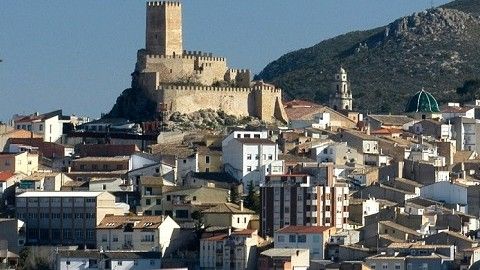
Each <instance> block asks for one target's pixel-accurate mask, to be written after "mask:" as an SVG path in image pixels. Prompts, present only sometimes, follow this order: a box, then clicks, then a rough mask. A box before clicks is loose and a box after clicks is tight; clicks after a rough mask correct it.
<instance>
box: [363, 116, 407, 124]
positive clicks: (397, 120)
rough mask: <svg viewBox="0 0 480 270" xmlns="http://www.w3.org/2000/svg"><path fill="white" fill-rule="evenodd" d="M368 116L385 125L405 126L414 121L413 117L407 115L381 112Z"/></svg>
mask: <svg viewBox="0 0 480 270" xmlns="http://www.w3.org/2000/svg"><path fill="white" fill-rule="evenodd" d="M368 118H370V119H374V120H376V121H378V122H380V123H381V124H382V125H384V126H403V125H405V124H407V123H409V122H412V121H413V119H412V118H410V117H408V116H406V115H380V114H371V115H368Z"/></svg>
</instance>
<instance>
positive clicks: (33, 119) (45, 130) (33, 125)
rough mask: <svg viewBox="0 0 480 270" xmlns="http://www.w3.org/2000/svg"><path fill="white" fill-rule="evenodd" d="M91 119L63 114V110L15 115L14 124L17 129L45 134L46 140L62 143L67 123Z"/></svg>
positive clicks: (79, 122) (72, 123)
mask: <svg viewBox="0 0 480 270" xmlns="http://www.w3.org/2000/svg"><path fill="white" fill-rule="evenodd" d="M87 121H89V119H88V118H84V117H77V116H63V115H62V110H57V111H53V112H49V113H44V114H39V113H34V114H32V115H28V116H18V115H15V116H14V117H13V125H14V127H15V128H16V129H24V130H28V131H32V132H35V133H38V134H42V135H43V141H45V142H58V143H62V135H63V127H64V125H65V124H70V125H72V127H73V126H76V125H80V124H83V123H85V122H87Z"/></svg>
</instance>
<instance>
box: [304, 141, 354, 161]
mask: <svg viewBox="0 0 480 270" xmlns="http://www.w3.org/2000/svg"><path fill="white" fill-rule="evenodd" d="M311 155H312V158H313V159H315V160H316V161H317V162H319V163H323V162H332V163H333V164H336V165H345V164H346V163H356V164H363V155H361V154H359V153H358V152H357V150H356V149H354V148H352V147H349V146H348V145H347V142H334V141H330V140H328V141H325V142H321V143H319V144H317V145H313V146H312V148H311Z"/></svg>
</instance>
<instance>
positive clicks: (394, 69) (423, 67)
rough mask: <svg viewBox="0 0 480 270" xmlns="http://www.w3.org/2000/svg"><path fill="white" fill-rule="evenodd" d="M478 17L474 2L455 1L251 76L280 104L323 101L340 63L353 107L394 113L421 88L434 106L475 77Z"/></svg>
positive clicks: (477, 0) (479, 1)
mask: <svg viewBox="0 0 480 270" xmlns="http://www.w3.org/2000/svg"><path fill="white" fill-rule="evenodd" d="M479 13H480V0H468V1H454V2H452V3H450V4H447V5H445V6H443V7H440V8H435V9H430V10H427V11H424V12H419V13H415V14H412V15H410V16H407V17H403V18H400V19H398V20H396V21H394V22H392V23H390V24H389V25H387V26H384V27H379V28H376V29H372V30H368V31H357V32H351V33H348V34H345V35H341V36H338V37H335V38H332V39H329V40H325V41H322V42H320V43H319V44H317V45H314V46H312V47H310V48H306V49H301V50H298V51H294V52H291V53H288V54H286V55H284V56H282V57H280V58H279V59H278V60H276V61H274V62H272V63H270V64H269V65H267V66H266V67H265V69H264V70H263V71H262V72H261V73H260V74H259V75H258V77H259V78H261V79H264V80H266V81H269V82H273V83H275V84H276V85H278V86H280V87H282V88H283V89H284V92H286V93H287V96H286V97H287V98H293V97H295V98H306V99H308V98H310V99H311V97H312V96H313V97H314V98H313V99H314V100H315V101H317V102H327V101H328V98H329V95H330V90H331V89H330V87H331V82H332V78H333V73H334V72H335V71H336V70H337V69H338V67H339V66H340V65H342V66H344V67H345V68H346V69H347V71H348V72H349V76H350V80H351V83H352V92H353V97H354V106H355V107H356V109H358V110H361V111H368V112H392V113H398V112H401V111H403V109H404V106H405V103H406V102H407V99H408V97H409V96H411V95H412V94H413V93H415V92H416V91H418V90H420V89H421V88H422V87H424V88H425V89H426V90H427V91H430V92H431V93H432V94H434V95H435V96H436V97H437V98H438V99H439V101H440V102H442V101H443V102H445V101H448V100H456V99H457V98H458V97H457V95H456V92H455V89H456V88H457V87H460V86H461V85H462V84H463V82H464V81H465V80H468V79H476V78H478V77H479V76H480V75H478V74H480V73H479V72H480V50H478V42H479V41H480V39H479V38H480V19H479ZM312 93H313V95H312Z"/></svg>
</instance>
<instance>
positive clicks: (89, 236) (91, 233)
mask: <svg viewBox="0 0 480 270" xmlns="http://www.w3.org/2000/svg"><path fill="white" fill-rule="evenodd" d="M86 233H87V239H89V240H93V239H94V238H95V230H91V229H87V230H86Z"/></svg>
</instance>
